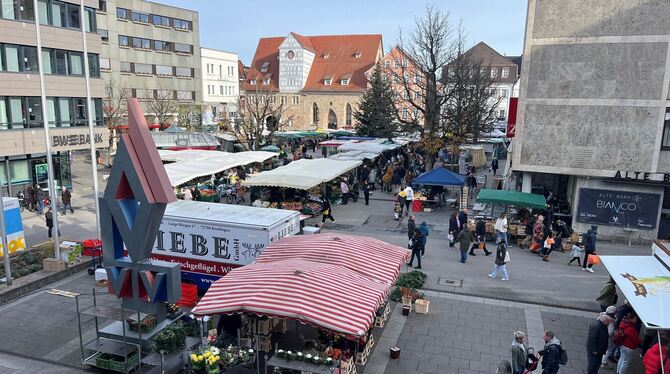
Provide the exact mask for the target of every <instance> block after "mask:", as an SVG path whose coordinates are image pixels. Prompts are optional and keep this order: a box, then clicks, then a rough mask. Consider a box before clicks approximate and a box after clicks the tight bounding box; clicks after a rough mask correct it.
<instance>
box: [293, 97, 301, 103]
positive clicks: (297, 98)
mask: <svg viewBox="0 0 670 374" xmlns="http://www.w3.org/2000/svg"><path fill="white" fill-rule="evenodd" d="M298 104H300V96H293V105H298Z"/></svg>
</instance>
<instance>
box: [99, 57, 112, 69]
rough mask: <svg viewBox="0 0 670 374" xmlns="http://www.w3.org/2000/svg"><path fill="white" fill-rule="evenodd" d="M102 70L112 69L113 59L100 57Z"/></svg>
mask: <svg viewBox="0 0 670 374" xmlns="http://www.w3.org/2000/svg"><path fill="white" fill-rule="evenodd" d="M100 70H112V61H111V60H110V59H108V58H104V57H100Z"/></svg>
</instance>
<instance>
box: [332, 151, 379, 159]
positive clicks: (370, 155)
mask: <svg viewBox="0 0 670 374" xmlns="http://www.w3.org/2000/svg"><path fill="white" fill-rule="evenodd" d="M378 156H379V153H374V152H363V151H350V152H340V153H336V154H334V155H331V156H328V158H329V159H331V160H339V161H343V160H344V161H347V160H358V161H363V159H366V158H367V159H370V160H374V159H375V158H377V157H378Z"/></svg>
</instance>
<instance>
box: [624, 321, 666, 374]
mask: <svg viewBox="0 0 670 374" xmlns="http://www.w3.org/2000/svg"><path fill="white" fill-rule="evenodd" d="M638 321H639V318H638V316H637V315H636V314H635V313H628V315H626V317H624V319H623V320H622V321H621V324H620V325H619V329H618V330H617V332H618V331H621V333H622V334H623V344H621V346H620V349H621V357H620V358H619V363H618V364H617V367H616V369H617V373H618V374H627V373H628V370H629V369H630V368H631V364H632V362H633V359H634V357H633V356H634V355H635V353H637V351H636V349H637V347H639V346H640V343H642V339H640V330H638V329H637V323H638ZM615 333H616V332H615ZM668 369H670V368H668Z"/></svg>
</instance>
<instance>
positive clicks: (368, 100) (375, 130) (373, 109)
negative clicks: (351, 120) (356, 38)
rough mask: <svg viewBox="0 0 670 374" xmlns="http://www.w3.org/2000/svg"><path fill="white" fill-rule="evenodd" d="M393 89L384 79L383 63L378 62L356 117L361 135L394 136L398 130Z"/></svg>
mask: <svg viewBox="0 0 670 374" xmlns="http://www.w3.org/2000/svg"><path fill="white" fill-rule="evenodd" d="M396 115H397V114H396V108H395V99H394V95H393V89H392V87H391V83H390V82H389V80H385V79H384V75H383V72H382V67H381V65H379V64H377V65H376V66H375V69H374V71H373V73H372V76H371V77H370V84H369V86H368V89H367V90H366V91H365V93H364V94H363V98H362V99H361V103H360V105H359V107H358V110H357V111H356V112H355V113H354V117H355V118H356V121H357V122H358V127H357V128H356V132H357V134H358V135H359V136H374V137H378V138H392V137H393V136H394V135H395V134H396V132H397V131H398V123H397V122H396Z"/></svg>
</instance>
